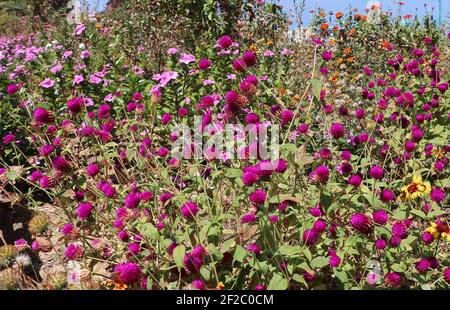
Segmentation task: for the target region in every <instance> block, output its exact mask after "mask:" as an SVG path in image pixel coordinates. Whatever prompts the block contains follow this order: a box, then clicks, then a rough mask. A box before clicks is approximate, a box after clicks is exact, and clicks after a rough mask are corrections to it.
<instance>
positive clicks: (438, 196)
mask: <svg viewBox="0 0 450 310" xmlns="http://www.w3.org/2000/svg"><path fill="white" fill-rule="evenodd" d="M430 199H431V200H432V201H434V202H436V203H440V202H442V201H444V200H445V192H444V191H443V190H442V189H440V188H439V187H435V188H433V189H432V190H431V192H430Z"/></svg>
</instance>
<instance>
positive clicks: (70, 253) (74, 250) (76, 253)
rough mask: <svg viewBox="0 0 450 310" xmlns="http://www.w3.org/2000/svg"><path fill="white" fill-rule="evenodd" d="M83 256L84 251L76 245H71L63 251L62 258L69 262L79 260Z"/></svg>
mask: <svg viewBox="0 0 450 310" xmlns="http://www.w3.org/2000/svg"><path fill="white" fill-rule="evenodd" d="M83 255H84V249H83V247H81V246H80V245H78V244H75V243H71V244H69V245H67V247H66V249H65V250H64V256H65V257H66V258H67V259H69V260H81V258H82V257H83Z"/></svg>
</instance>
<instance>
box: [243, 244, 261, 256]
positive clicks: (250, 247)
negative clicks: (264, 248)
mask: <svg viewBox="0 0 450 310" xmlns="http://www.w3.org/2000/svg"><path fill="white" fill-rule="evenodd" d="M246 249H247V251H249V252H252V253H254V254H255V255H259V254H261V248H260V247H259V245H258V244H256V243H250V244H249V245H247V247H246Z"/></svg>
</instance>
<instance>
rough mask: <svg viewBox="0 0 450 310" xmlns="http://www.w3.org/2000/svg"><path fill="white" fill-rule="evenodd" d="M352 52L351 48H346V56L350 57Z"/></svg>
mask: <svg viewBox="0 0 450 310" xmlns="http://www.w3.org/2000/svg"><path fill="white" fill-rule="evenodd" d="M351 52H352V49H351V48H350V47H346V48H344V54H345V55H349V54H350V53H351Z"/></svg>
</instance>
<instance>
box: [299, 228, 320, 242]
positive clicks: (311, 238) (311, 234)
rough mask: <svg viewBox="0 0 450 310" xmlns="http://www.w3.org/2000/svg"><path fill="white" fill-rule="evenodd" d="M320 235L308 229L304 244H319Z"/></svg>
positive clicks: (305, 232)
mask: <svg viewBox="0 0 450 310" xmlns="http://www.w3.org/2000/svg"><path fill="white" fill-rule="evenodd" d="M317 238H318V234H317V231H315V230H314V229H306V230H305V231H304V233H303V242H304V243H305V244H306V245H313V244H315V243H316V242H317Z"/></svg>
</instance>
